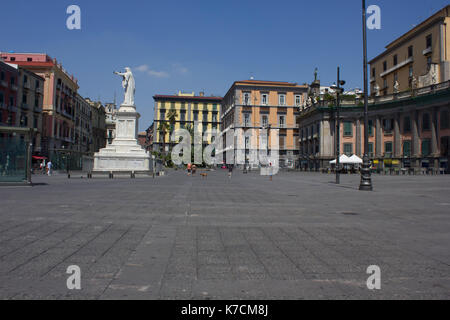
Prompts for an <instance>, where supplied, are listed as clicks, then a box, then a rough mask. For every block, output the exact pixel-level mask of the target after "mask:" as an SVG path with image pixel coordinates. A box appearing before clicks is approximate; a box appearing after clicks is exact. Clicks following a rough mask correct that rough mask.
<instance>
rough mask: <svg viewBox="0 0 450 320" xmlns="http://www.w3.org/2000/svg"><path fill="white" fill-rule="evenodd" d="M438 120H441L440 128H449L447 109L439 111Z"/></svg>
mask: <svg viewBox="0 0 450 320" xmlns="http://www.w3.org/2000/svg"><path fill="white" fill-rule="evenodd" d="M440 118H441V119H440V122H441V129H448V128H449V112H448V110H443V111H441V116H440Z"/></svg>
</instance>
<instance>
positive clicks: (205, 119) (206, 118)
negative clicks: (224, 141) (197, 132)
mask: <svg viewBox="0 0 450 320" xmlns="http://www.w3.org/2000/svg"><path fill="white" fill-rule="evenodd" d="M202 121H203V122H207V121H208V111H203V116H202Z"/></svg>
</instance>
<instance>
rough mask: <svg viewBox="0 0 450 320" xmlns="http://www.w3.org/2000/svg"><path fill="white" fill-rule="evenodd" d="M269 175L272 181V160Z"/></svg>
mask: <svg viewBox="0 0 450 320" xmlns="http://www.w3.org/2000/svg"><path fill="white" fill-rule="evenodd" d="M269 176H270V181H272V176H273V166H272V162H270V164H269Z"/></svg>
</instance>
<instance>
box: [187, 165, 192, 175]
mask: <svg viewBox="0 0 450 320" xmlns="http://www.w3.org/2000/svg"><path fill="white" fill-rule="evenodd" d="M191 170H192V164H190V163H188V164H187V172H188V176H190V175H191Z"/></svg>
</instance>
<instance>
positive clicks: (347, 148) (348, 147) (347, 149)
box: [344, 143, 353, 156]
mask: <svg viewBox="0 0 450 320" xmlns="http://www.w3.org/2000/svg"><path fill="white" fill-rule="evenodd" d="M344 154H345V155H347V156H351V155H352V154H353V143H344Z"/></svg>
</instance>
